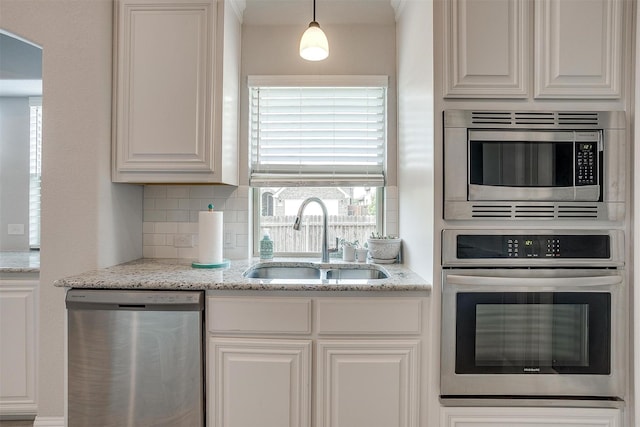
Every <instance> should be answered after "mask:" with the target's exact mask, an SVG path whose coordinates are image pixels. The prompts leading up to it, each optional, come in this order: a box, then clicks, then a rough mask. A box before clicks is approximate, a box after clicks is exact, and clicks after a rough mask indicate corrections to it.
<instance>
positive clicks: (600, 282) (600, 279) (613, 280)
mask: <svg viewBox="0 0 640 427" xmlns="http://www.w3.org/2000/svg"><path fill="white" fill-rule="evenodd" d="M559 280H561V281H562V287H563V288H564V287H567V288H568V287H571V286H574V287H584V286H612V285H619V284H622V281H623V278H622V276H619V275H615V276H586V277H491V276H462V275H458V274H450V275H448V276H447V277H446V283H447V285H472V286H513V284H514V282H517V283H518V285H522V286H554V287H557V286H558V281H559Z"/></svg>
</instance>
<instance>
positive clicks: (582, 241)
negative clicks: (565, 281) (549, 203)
mask: <svg viewBox="0 0 640 427" xmlns="http://www.w3.org/2000/svg"><path fill="white" fill-rule="evenodd" d="M609 240H610V238H609V236H608V235H573V234H563V235H557V234H556V235H523V234H513V235H495V234H493V235H476V234H474V235H470V234H462V235H459V236H457V242H456V246H457V257H458V258H459V259H483V258H597V259H608V258H609V257H610V256H611V250H610V241H609Z"/></svg>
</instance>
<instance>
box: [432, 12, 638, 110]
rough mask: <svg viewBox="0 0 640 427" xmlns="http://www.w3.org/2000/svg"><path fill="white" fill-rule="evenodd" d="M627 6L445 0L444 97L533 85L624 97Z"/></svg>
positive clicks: (544, 90)
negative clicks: (624, 41) (624, 35)
mask: <svg viewBox="0 0 640 427" xmlns="http://www.w3.org/2000/svg"><path fill="white" fill-rule="evenodd" d="M624 8H625V5H624V2H621V1H619V0H584V1H579V2H572V1H552V0H535V1H534V2H529V1H527V0H484V1H479V2H476V1H468V0H447V1H446V3H445V6H444V13H445V17H444V20H445V25H444V31H445V38H444V40H445V46H444V50H445V73H444V74H445V75H444V91H445V96H446V97H450V98H528V97H529V96H530V95H531V85H532V84H533V85H534V93H533V96H534V97H535V98H593V99H598V98H611V99H616V98H620V96H621V91H622V89H621V80H622V63H623V49H622V43H623V37H622V36H623V34H624V20H623V15H624V10H623V9H624ZM532 16H533V19H532V18H531V17H532ZM530 22H533V26H531V25H530ZM532 44H533V47H532ZM532 50H533V52H532ZM529 58H533V64H530V62H529ZM532 71H533V76H535V78H534V77H532V76H531V74H532Z"/></svg>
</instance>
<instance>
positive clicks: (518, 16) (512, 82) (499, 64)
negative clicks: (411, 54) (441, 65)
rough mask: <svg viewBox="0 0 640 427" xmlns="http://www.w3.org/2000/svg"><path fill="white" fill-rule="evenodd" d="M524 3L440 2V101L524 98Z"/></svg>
mask: <svg viewBox="0 0 640 427" xmlns="http://www.w3.org/2000/svg"><path fill="white" fill-rule="evenodd" d="M528 4H529V3H528V2H527V1H526V0H449V1H447V2H446V3H445V6H444V10H445V17H444V22H445V49H444V50H445V73H444V79H445V82H444V88H445V94H444V95H445V97H450V98H526V97H527V96H528V94H529V92H528V88H529V83H528V79H527V76H528V72H529V71H528V63H529V62H528V57H529V52H530V50H529V43H530V31H529V16H530V15H531V14H530V12H529V6H528Z"/></svg>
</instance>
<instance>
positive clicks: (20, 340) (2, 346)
mask: <svg viewBox="0 0 640 427" xmlns="http://www.w3.org/2000/svg"><path fill="white" fill-rule="evenodd" d="M37 291H38V281H37V280H0V417H11V416H21V415H35V414H36V413H37V409H38V408H37V405H36V348H37V347H36V346H37V334H36V319H37V317H36V315H37Z"/></svg>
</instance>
